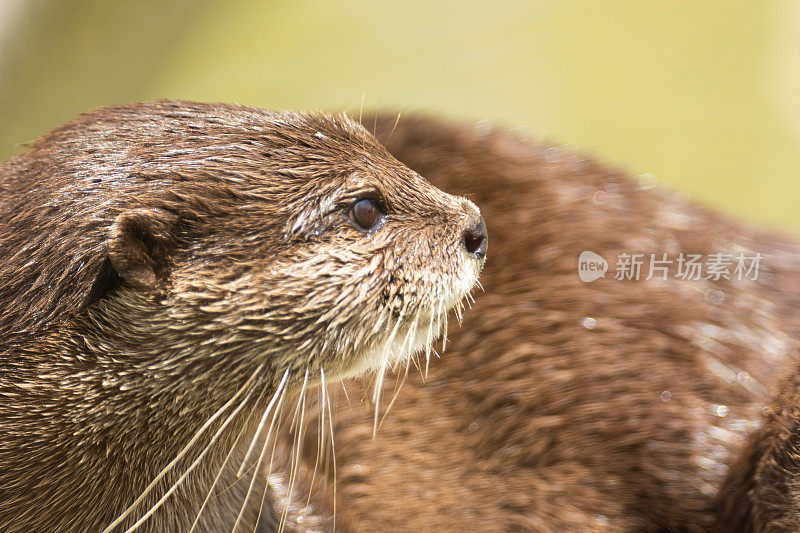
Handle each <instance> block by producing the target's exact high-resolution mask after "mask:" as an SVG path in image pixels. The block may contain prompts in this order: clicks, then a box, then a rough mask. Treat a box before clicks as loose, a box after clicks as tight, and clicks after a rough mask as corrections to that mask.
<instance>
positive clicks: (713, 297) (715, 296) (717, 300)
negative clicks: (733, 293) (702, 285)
mask: <svg viewBox="0 0 800 533" xmlns="http://www.w3.org/2000/svg"><path fill="white" fill-rule="evenodd" d="M706 301H707V302H708V303H710V304H712V305H720V304H721V303H722V302H724V301H725V293H724V292H722V291H718V290H716V289H708V290H707V291H706Z"/></svg>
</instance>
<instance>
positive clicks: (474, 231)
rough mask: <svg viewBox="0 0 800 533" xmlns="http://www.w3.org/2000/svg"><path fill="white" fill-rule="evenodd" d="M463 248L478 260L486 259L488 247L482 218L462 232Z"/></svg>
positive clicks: (487, 237)
mask: <svg viewBox="0 0 800 533" xmlns="http://www.w3.org/2000/svg"><path fill="white" fill-rule="evenodd" d="M462 237H463V239H464V248H466V249H467V252H468V253H470V254H471V255H474V256H475V257H477V258H478V259H483V258H484V257H486V247H487V246H488V245H489V236H488V235H487V234H486V223H485V222H484V221H483V217H480V218H479V219H478V220H477V221H476V222H474V223H473V224H472V225H470V226H469V227H468V228H467V229H465V230H464V233H463V235H462Z"/></svg>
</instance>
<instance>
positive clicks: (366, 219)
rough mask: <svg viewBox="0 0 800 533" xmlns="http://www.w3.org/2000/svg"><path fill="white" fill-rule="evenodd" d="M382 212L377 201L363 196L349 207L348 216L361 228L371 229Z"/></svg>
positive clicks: (379, 218)
mask: <svg viewBox="0 0 800 533" xmlns="http://www.w3.org/2000/svg"><path fill="white" fill-rule="evenodd" d="M382 216H383V213H381V209H380V207H379V206H378V202H376V201H375V200H373V199H372V198H364V199H362V200H359V201H357V202H356V203H354V204H353V207H351V208H350V217H351V218H352V219H353V222H355V223H356V224H357V225H358V227H360V228H361V229H365V230H367V229H372V228H374V227H375V226H377V225H378V223H379V222H380V221H381V218H382Z"/></svg>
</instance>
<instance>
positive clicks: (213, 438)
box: [125, 389, 255, 533]
mask: <svg viewBox="0 0 800 533" xmlns="http://www.w3.org/2000/svg"><path fill="white" fill-rule="evenodd" d="M254 392H255V389H253V390H251V391H250V392H249V393H247V396H245V398H244V400H242V402H241V403H240V404H239V406H238V407H236V409H234V411H233V412H232V413H231V414H230V415H228V418H226V419H225V421H224V422H222V424H221V425H220V427H219V429H217V431H216V432H215V433H214V435H212V436H211V440H209V442H208V444H207V445H206V447H205V448H203V451H201V452H200V454H199V455H198V456H197V458H196V459H195V460H194V461H192V464H191V465H189V468H187V469H186V470H185V471H184V472H183V474H181V477H179V478H178V480H177V481H176V482H175V483H173V484H172V486H171V487H170V488H169V490H168V491H167V492H165V493H164V495H163V496H161V499H159V500H158V501H157V502H156V504H155V505H153V506H152V507H151V508H150V510H148V511H147V512H146V513H145V514H144V515H143V516H142V517H141V518H140V519H139V520H137V521H136V523H135V524H133V526H131V527H130V528H129V529H128V530H127V531H126V532H125V533H130V532H131V531H136V529H137V528H138V527H139V526H140V525H142V524H143V523H144V521H145V520H147V519H148V518H150V517H151V516H152V515H153V513H155V512H156V511H157V510H158V509H159V508H160V507H161V506H162V505H163V504H164V502H165V501H166V500H167V498H169V497H170V496H171V495H172V493H173V492H175V491H176V490H178V487H180V486H181V484H182V483H183V481H184V480H185V479H186V478H187V477H188V476H189V474H190V473H192V471H194V469H195V468H197V465H199V464H200V461H202V460H203V458H204V457H205V456H206V454H207V453H208V452H209V451H210V450H211V448H212V447H213V446H214V443H215V442H217V440H218V439H219V438H220V436H222V433H223V432H224V431H225V428H226V427H228V424H230V423H231V421H232V420H233V419H234V417H235V416H236V415H237V414H239V411H241V410H242V408H243V407H244V406H245V404H246V403H247V401H248V400H249V399H250V397H251V396H252V395H253V393H254Z"/></svg>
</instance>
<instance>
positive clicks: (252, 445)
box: [236, 368, 289, 477]
mask: <svg viewBox="0 0 800 533" xmlns="http://www.w3.org/2000/svg"><path fill="white" fill-rule="evenodd" d="M287 379H289V369H288V368H287V369H286V372H284V373H283V378H281V382H280V383H279V384H278V387H277V388H276V389H275V393H274V394H273V395H272V398H271V399H270V401H269V404H268V405H267V408H266V409H264V414H262V415H261V420H259V421H258V428H257V429H256V432H255V433H254V434H253V439H252V440H251V441H250V446H248V447H247V453H245V454H244V459H242V464H241V466H240V467H239V470H237V471H236V477H242V474H243V473H244V469H245V465H246V464H247V461H248V460H249V459H250V455H251V454H252V453H253V449H254V448H255V446H256V441H257V440H258V436H259V435H260V434H261V431H262V430H263V429H264V424H266V422H267V417H268V416H269V414H270V411H272V408H273V407H274V406H275V402H277V401H278V396H280V394H281V391H282V390H283V387H285V386H286V380H287Z"/></svg>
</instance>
